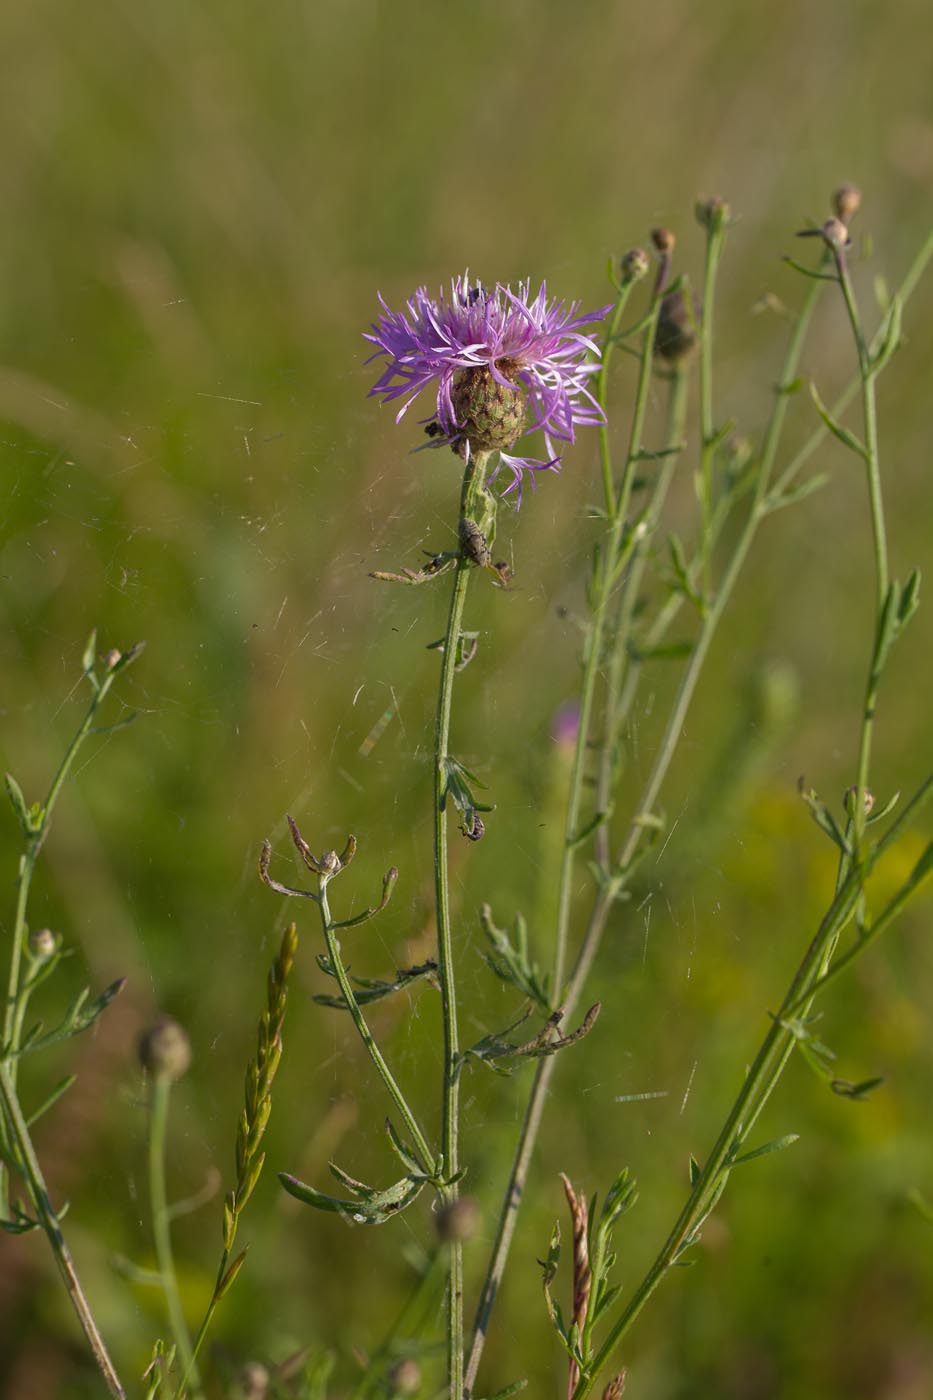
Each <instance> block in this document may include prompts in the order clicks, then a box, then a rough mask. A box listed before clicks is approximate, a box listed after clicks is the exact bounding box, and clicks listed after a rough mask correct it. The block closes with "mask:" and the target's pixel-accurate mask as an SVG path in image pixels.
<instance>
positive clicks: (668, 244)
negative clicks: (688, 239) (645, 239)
mask: <svg viewBox="0 0 933 1400" xmlns="http://www.w3.org/2000/svg"><path fill="white" fill-rule="evenodd" d="M651 241H652V243H653V244H654V246H655V248H656V249H657V251H658V252H659V253H662V254H663V253H673V251H674V244H675V243H676V242H677V237H676V235H675V234H674V233H672V232H671V230H670V229H669V228H653V229H652V230H651Z"/></svg>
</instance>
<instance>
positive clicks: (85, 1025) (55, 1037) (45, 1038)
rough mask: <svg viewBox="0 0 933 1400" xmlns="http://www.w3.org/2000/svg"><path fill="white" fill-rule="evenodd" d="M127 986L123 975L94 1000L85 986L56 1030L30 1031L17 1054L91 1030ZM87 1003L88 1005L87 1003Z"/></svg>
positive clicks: (41, 1048) (39, 1048)
mask: <svg viewBox="0 0 933 1400" xmlns="http://www.w3.org/2000/svg"><path fill="white" fill-rule="evenodd" d="M125 986H126V978H125V977H121V978H119V979H118V981H116V982H111V984H110V986H109V987H107V988H106V989H105V990H104V991H103V992H101V994H100V996H99V997H95V999H94V1000H93V1001H92V1002H88V1000H87V999H88V997H89V996H90V988H89V987H85V988H84V990H83V991H81V992H79V993H78V995H77V996H76V997H75V999H74V1001H73V1002H72V1003H71V1006H70V1007H69V1008H68V1012H67V1014H66V1016H65V1019H64V1020H63V1021H61V1022H60V1023H59V1025H57V1026H56V1027H55V1029H54V1030H51V1031H47V1032H46V1034H45V1035H37V1034H35V1033H34V1032H35V1029H36V1028H35V1027H34V1028H33V1032H30V1033H29V1034H28V1035H27V1036H26V1038H25V1039H24V1041H23V1043H22V1044H21V1046H20V1048H19V1050H18V1052H17V1054H19V1055H26V1054H32V1053H33V1051H35V1050H44V1049H45V1048H46V1047H47V1046H49V1045H54V1044H56V1042H57V1041H60V1040H68V1039H70V1038H71V1037H72V1036H75V1035H80V1034H81V1033H82V1031H86V1030H89V1029H90V1027H91V1026H93V1024H94V1022H95V1021H96V1020H97V1019H98V1017H99V1016H101V1015H102V1014H103V1013H104V1012H105V1011H106V1009H107V1007H108V1006H109V1005H110V1003H111V1002H112V1001H113V999H114V997H116V996H118V995H119V994H120V992H122V990H123V988H124V987H125ZM85 1003H87V1005H85Z"/></svg>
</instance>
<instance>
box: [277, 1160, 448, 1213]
mask: <svg viewBox="0 0 933 1400" xmlns="http://www.w3.org/2000/svg"><path fill="white" fill-rule="evenodd" d="M425 1180H426V1178H425V1177H421V1179H420V1180H413V1179H412V1178H411V1177H404V1178H403V1179H402V1180H401V1181H399V1182H396V1184H395V1185H394V1186H390V1187H389V1188H388V1189H387V1190H386V1191H381V1192H377V1193H375V1194H374V1195H373V1196H372V1197H371V1199H369V1200H366V1201H362V1200H356V1201H347V1200H339V1199H338V1198H337V1197H335V1196H326V1195H325V1194H324V1193H323V1191H316V1190H315V1189H314V1187H313V1186H308V1185H306V1184H305V1182H303V1181H299V1179H298V1178H297V1177H295V1176H291V1175H290V1174H289V1173H288V1172H279V1181H280V1182H281V1183H282V1185H283V1187H284V1188H285V1190H286V1191H287V1192H288V1193H289V1195H290V1196H294V1197H295V1199H296V1200H298V1201H303V1202H304V1203H305V1205H309V1206H314V1208H315V1209H316V1210H322V1211H326V1212H328V1213H330V1214H332V1215H342V1216H343V1217H344V1218H345V1219H347V1220H350V1221H352V1222H353V1223H354V1224H357V1225H382V1224H384V1222H385V1221H387V1220H391V1219H392V1217H393V1216H395V1215H400V1214H401V1212H402V1211H403V1210H405V1209H406V1207H407V1206H410V1205H411V1203H412V1201H414V1200H415V1199H416V1197H418V1196H419V1195H420V1194H421V1191H422V1189H423V1187H424V1184H425Z"/></svg>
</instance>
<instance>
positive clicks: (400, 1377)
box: [387, 1356, 421, 1395]
mask: <svg viewBox="0 0 933 1400" xmlns="http://www.w3.org/2000/svg"><path fill="white" fill-rule="evenodd" d="M387 1379H388V1382H389V1385H390V1386H391V1387H392V1394H393V1395H417V1394H418V1391H419V1390H420V1389H421V1367H420V1366H419V1365H418V1363H417V1361H416V1360H415V1358H414V1357H413V1356H403V1357H402V1359H401V1361H396V1363H395V1365H394V1366H393V1367H392V1369H391V1371H390V1372H389V1374H388V1377H387Z"/></svg>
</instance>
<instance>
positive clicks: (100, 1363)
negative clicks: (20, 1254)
mask: <svg viewBox="0 0 933 1400" xmlns="http://www.w3.org/2000/svg"><path fill="white" fill-rule="evenodd" d="M0 1096H2V1100H3V1115H4V1117H5V1119H6V1122H7V1126H8V1129H9V1132H10V1137H11V1140H12V1141H13V1142H14V1143H15V1145H16V1150H17V1155H18V1158H19V1164H20V1170H21V1171H22V1173H23V1177H24V1179H25V1181H26V1185H27V1188H28V1190H29V1197H30V1200H31V1201H32V1204H33V1207H34V1208H35V1211H36V1215H37V1217H38V1219H39V1223H40V1225H41V1226H42V1229H43V1230H44V1231H45V1234H46V1236H47V1238H48V1241H49V1244H50V1245H51V1246H52V1253H53V1254H54V1256H55V1262H56V1264H57V1265H58V1270H59V1273H60V1274H61V1276H62V1281H63V1283H64V1285H65V1288H66V1290H67V1292H68V1296H69V1298H70V1299H71V1303H72V1306H73V1308H74V1310H75V1312H76V1314H77V1317H78V1321H79V1322H80V1324H81V1328H82V1330H83V1332H84V1335H85V1337H86V1338H87V1342H88V1346H89V1347H90V1349H91V1352H92V1354H93V1356H94V1360H95V1362H96V1363H97V1367H98V1369H99V1370H100V1373H101V1375H102V1376H103V1378H104V1381H105V1383H106V1385H107V1389H108V1390H109V1392H110V1394H111V1395H113V1396H115V1397H117V1400H126V1392H125V1390H124V1389H123V1386H122V1385H121V1383H120V1378H119V1376H118V1375H117V1373H116V1370H115V1369H114V1365H113V1362H112V1361H111V1359H110V1355H109V1353H108V1351H107V1348H106V1346H105V1345H104V1340H103V1338H102V1337H101V1335H100V1332H99V1330H98V1327H97V1323H96V1322H95V1321H94V1315H93V1313H92V1312H91V1309H90V1305H89V1303H88V1301H87V1297H86V1295H85V1293H84V1289H83V1288H82V1287H81V1282H80V1280H79V1278H78V1274H77V1270H76V1269H75V1265H74V1260H73V1259H72V1257H71V1251H70V1249H69V1248H68V1245H67V1243H66V1241H65V1237H64V1235H63V1234H62V1228H61V1225H60V1223H59V1219H58V1215H57V1214H56V1212H55V1210H54V1208H53V1206H52V1202H51V1199H50V1197H49V1192H48V1187H47V1186H46V1184H45V1177H44V1176H43V1174H42V1168H41V1167H40V1165H39V1158H38V1157H37V1156H36V1151H35V1148H34V1147H33V1145H32V1139H31V1137H30V1136H29V1129H28V1127H27V1125H26V1119H25V1117H24V1115H23V1110H22V1108H21V1107H20V1103H19V1099H18V1098H17V1095H16V1086H15V1085H14V1083H13V1078H12V1065H10V1064H7V1063H5V1062H2V1061H0Z"/></svg>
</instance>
